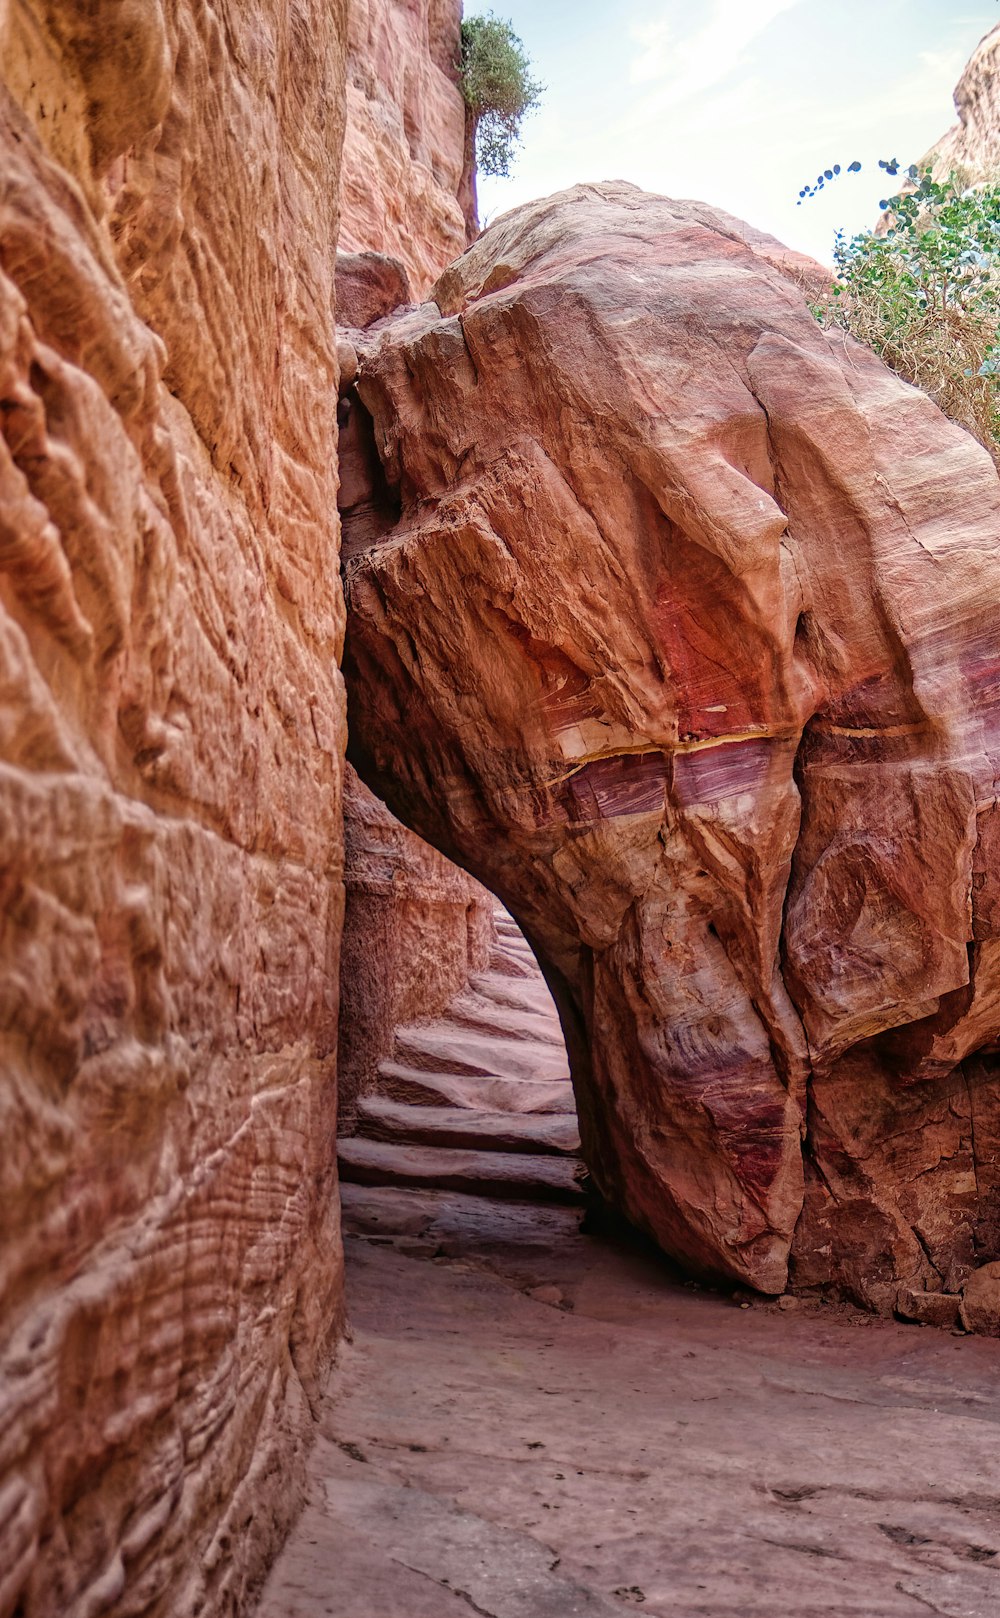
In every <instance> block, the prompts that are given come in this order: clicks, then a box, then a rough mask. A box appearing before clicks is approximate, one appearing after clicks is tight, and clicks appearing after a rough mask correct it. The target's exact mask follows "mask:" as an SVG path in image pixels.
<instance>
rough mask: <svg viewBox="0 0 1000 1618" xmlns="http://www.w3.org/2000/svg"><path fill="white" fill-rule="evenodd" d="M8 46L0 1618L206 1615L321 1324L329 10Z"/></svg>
mask: <svg viewBox="0 0 1000 1618" xmlns="http://www.w3.org/2000/svg"><path fill="white" fill-rule="evenodd" d="M0 15H2V21H0V45H2V58H0V59H2V63H3V75H4V79H3V87H2V92H0V98H2V106H0V142H2V146H3V166H4V187H3V194H2V199H0V243H2V253H0V266H2V269H0V324H2V366H3V380H2V390H3V391H2V413H0V482H2V500H0V509H2V531H0V532H2V537H0V568H2V584H0V659H2V682H3V700H2V704H0V840H2V862H0V863H2V870H3V907H2V923H0V1062H2V1068H3V1078H2V1084H0V1106H2V1118H0V1138H2V1140H3V1153H2V1166H0V1204H2V1208H3V1216H2V1232H0V1260H2V1268H0V1433H2V1439H0V1502H2V1504H0V1614H3V1615H4V1618H12V1615H14V1614H16V1615H18V1618H55V1615H57V1614H58V1615H59V1618H84V1615H88V1618H89V1615H96V1614H98V1613H100V1614H105V1615H125V1614H130V1615H138V1614H140V1613H141V1614H143V1615H146V1618H168V1615H169V1618H185V1615H188V1614H193V1613H195V1612H198V1613H199V1614H203V1615H206V1618H208V1615H213V1618H214V1615H218V1614H230V1613H234V1612H236V1611H238V1610H239V1611H242V1610H245V1604H246V1597H247V1592H248V1590H249V1589H250V1588H251V1587H252V1585H253V1584H254V1582H255V1580H256V1579H257V1578H258V1577H259V1575H260V1573H261V1571H262V1568H263V1565H264V1564H265V1562H266V1561H267V1559H268V1558H269V1556H270V1555H271V1553H272V1552H273V1550H274V1549H275V1547H276V1544H277V1543H278V1541H279V1540H280V1537H281V1535H282V1533H283V1531H284V1528H285V1526H286V1524H287V1521H288V1518H289V1516H290V1514H291V1512H292V1511H293V1510H294V1507H295V1503H296V1499H297V1479H298V1469H297V1458H298V1456H299V1453H300V1451H301V1449H302V1446H303V1443H304V1440H305V1436H306V1432H307V1429H308V1424H309V1403H310V1400H311V1399H312V1398H313V1396H314V1393H315V1389H316V1387H317V1385H318V1381H319V1379H320V1376H321V1374H322V1372H323V1369H324V1367H325V1365H326V1363H327V1360H328V1356H329V1350H330V1346H331V1342H332V1339H333V1334H334V1332H335V1328H336V1324H337V1319H338V1311H339V1308H340V1284H341V1281H340V1277H341V1249H340V1239H339V1231H338V1223H337V1215H336V1207H335V1186H334V1184H333V1175H334V1154H333V1146H332V1139H331V1136H332V1130H333V1122H334V1103H335V1074H334V1052H335V1038H336V1021H337V947H338V938H339V930H340V921H341V911H342V904H343V897H342V887H341V881H340V852H339V849H340V808H339V796H340V771H341V766H340V755H341V750H342V746H343V739H344V719H343V699H342V687H341V681H340V676H339V674H338V672H337V669H336V664H337V659H338V652H339V649H340V645H341V638H342V631H343V603H342V597H341V593H340V588H339V583H338V571H337V525H336V515H335V497H336V471H335V420H334V405H335V400H336V380H337V378H336V333H335V328H334V326H333V314H332V267H333V265H332V261H333V255H332V252H331V242H332V241H333V240H334V237H335V232H336V225H337V220H336V197H337V173H338V162H339V151H340V142H341V134H342V111H343V65H344V64H343V52H344V34H345V23H344V15H343V8H342V7H341V6H340V5H339V4H338V3H337V0H298V3H297V4H296V5H294V6H290V5H288V4H287V3H286V0H246V3H240V4H239V5H237V4H229V3H224V4H222V5H220V6H215V7H206V6H204V5H201V4H196V3H194V0H167V3H164V4H156V5H131V4H130V5H121V4H113V3H111V0H92V3H91V4H89V5H87V6H84V7H81V6H79V5H78V4H75V3H73V0H47V3H45V4H42V3H41V0H37V3H34V0H31V3H29V0H15V3H14V4H13V5H11V6H7V7H5V8H4V9H3V12H2V14H0Z"/></svg>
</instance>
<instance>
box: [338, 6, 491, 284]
mask: <svg viewBox="0 0 1000 1618" xmlns="http://www.w3.org/2000/svg"><path fill="white" fill-rule="evenodd" d="M461 21H462V3H461V0H352V4H351V6H350V8H349V35H348V40H349V50H348V62H347V129H346V135H345V140H344V166H343V175H342V190H341V230H340V246H341V248H342V249H343V250H344V251H347V252H352V253H354V252H363V251H365V250H369V251H373V252H377V253H386V254H388V255H389V256H390V257H393V258H397V259H400V260H401V261H402V263H403V264H405V266H406V269H407V271H408V273H409V277H410V283H411V285H412V287H413V290H414V292H415V293H416V294H417V296H422V295H423V294H424V293H426V291H427V289H428V287H429V286H430V284H431V282H432V281H433V280H434V279H435V277H436V276H437V275H439V274H440V272H441V270H443V269H444V267H445V265H446V264H449V263H450V262H451V260H452V259H453V258H454V257H455V256H456V255H457V254H458V253H460V252H461V251H462V249H463V247H464V246H465V240H466V238H465V221H464V218H463V214H462V207H461V204H460V202H459V200H458V199H459V193H460V190H461V184H462V163H463V155H464V136H465V102H464V100H463V99H462V92H461V90H460V89H459V88H458V83H457V79H458V63H459V60H460V57H461V51H462V47H461V40H460V37H459V30H460V27H461Z"/></svg>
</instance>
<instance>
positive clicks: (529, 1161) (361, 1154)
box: [337, 1135, 583, 1202]
mask: <svg viewBox="0 0 1000 1618" xmlns="http://www.w3.org/2000/svg"><path fill="white" fill-rule="evenodd" d="M337 1161H338V1163H339V1165H340V1174H341V1178H342V1179H344V1180H351V1181H354V1183H355V1184H359V1185H393V1186H403V1187H406V1186H410V1187H417V1186H431V1187H434V1188H437V1189H441V1190H445V1191H465V1192H468V1193H469V1194H470V1195H471V1196H478V1197H511V1198H516V1199H518V1200H521V1201H529V1202H582V1201H583V1191H582V1190H581V1188H580V1185H579V1182H578V1181H577V1178H576V1165H575V1164H574V1162H573V1160H572V1159H571V1158H565V1157H534V1156H530V1155H528V1154H527V1153H524V1152H474V1151H451V1150H448V1149H446V1148H444V1147H440V1146H395V1145H393V1146H389V1145H386V1144H385V1143H384V1142H382V1141H377V1140H363V1139H362V1138H361V1137H360V1136H358V1135H352V1136H351V1137H350V1138H349V1139H348V1140H343V1141H341V1142H340V1145H339V1147H338V1149H337Z"/></svg>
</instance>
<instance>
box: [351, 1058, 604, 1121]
mask: <svg viewBox="0 0 1000 1618" xmlns="http://www.w3.org/2000/svg"><path fill="white" fill-rule="evenodd" d="M378 1071H379V1091H380V1093H381V1094H382V1095H387V1096H389V1097H390V1098H391V1099H392V1100H394V1101H407V1102H415V1103H416V1105H417V1106H422V1105H426V1106H431V1107H437V1106H443V1107H448V1106H451V1107H471V1108H473V1109H474V1110H482V1111H486V1112H547V1113H551V1112H569V1110H570V1108H571V1107H572V1105H573V1086H572V1085H571V1084H570V1083H569V1082H568V1081H567V1080H559V1079H556V1080H553V1081H551V1082H545V1083H542V1082H539V1081H537V1080H535V1081H532V1080H531V1079H508V1078H490V1079H484V1078H480V1077H476V1075H475V1074H469V1073H433V1072H431V1071H430V1070H429V1069H427V1068H422V1069H421V1068H414V1067H407V1065H406V1063H405V1062H383V1063H382V1064H381V1066H380V1067H379V1070H378Z"/></svg>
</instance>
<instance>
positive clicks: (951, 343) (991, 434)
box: [813, 164, 1000, 464]
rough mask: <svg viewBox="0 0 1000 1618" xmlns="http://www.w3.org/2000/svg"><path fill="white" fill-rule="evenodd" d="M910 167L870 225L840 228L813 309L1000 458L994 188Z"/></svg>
mask: <svg viewBox="0 0 1000 1618" xmlns="http://www.w3.org/2000/svg"><path fill="white" fill-rule="evenodd" d="M882 167H883V168H885V169H886V170H887V172H889V173H892V174H894V173H895V172H896V171H897V167H898V165H894V166H890V165H888V164H883V165H882ZM907 172H908V174H909V177H910V184H909V186H908V187H907V189H906V190H905V191H902V192H900V193H899V194H898V195H896V196H893V197H889V198H886V199H885V200H884V201H883V202H882V203H881V204H880V206H881V207H882V208H883V209H885V210H886V213H885V218H884V220H883V221H882V222H881V223H880V225H879V227H878V228H877V229H875V230H869V231H863V232H862V233H861V234H860V235H858V236H855V237H853V238H852V239H851V240H850V241H848V240H847V238H846V237H845V236H844V234H843V233H842V232H841V233H838V235H837V239H836V243H835V247H834V264H835V272H836V273H835V279H834V282H833V285H832V287H831V289H830V293H829V295H828V296H827V297H826V298H825V299H824V300H823V301H822V302H821V303H820V304H818V305H814V306H813V312H814V314H815V315H816V316H817V318H818V320H819V321H820V323H821V324H822V325H824V326H827V327H834V328H835V327H840V328H842V329H843V330H845V331H848V332H850V333H851V335H852V336H853V337H856V338H858V339H859V340H860V341H861V342H863V343H866V344H867V346H868V347H869V348H872V349H874V351H875V353H876V354H878V355H880V356H881V358H882V359H883V360H885V362H886V364H888V365H890V366H891V367H892V369H893V370H894V371H896V372H898V374H899V375H900V376H902V377H903V378H905V380H906V381H907V382H913V383H915V384H916V385H917V387H920V388H922V389H923V391H924V392H925V393H928V394H929V395H930V396H931V398H932V399H934V400H935V402H936V403H937V404H938V405H939V406H940V407H941V409H942V410H943V411H944V412H945V414H946V415H948V416H950V417H951V418H952V420H953V421H957V422H960V423H961V424H962V426H964V427H966V428H968V430H969V431H970V432H971V433H973V434H974V435H975V437H976V438H978V439H979V441H980V442H981V443H982V444H984V445H985V446H986V448H987V449H988V450H989V451H990V453H991V454H992V455H993V458H994V460H996V461H997V462H998V464H1000V185H996V184H991V185H986V186H981V187H979V188H973V187H965V186H963V184H962V181H961V178H960V177H959V176H957V175H955V174H952V175H950V176H949V178H948V179H947V180H944V181H941V180H935V179H934V177H933V174H932V172H931V171H930V169H928V170H926V171H925V172H924V173H922V174H918V172H917V170H916V169H915V168H912V169H910V170H909V171H907Z"/></svg>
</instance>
